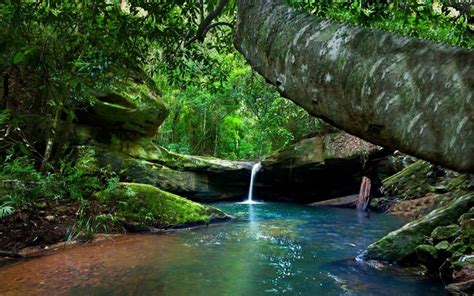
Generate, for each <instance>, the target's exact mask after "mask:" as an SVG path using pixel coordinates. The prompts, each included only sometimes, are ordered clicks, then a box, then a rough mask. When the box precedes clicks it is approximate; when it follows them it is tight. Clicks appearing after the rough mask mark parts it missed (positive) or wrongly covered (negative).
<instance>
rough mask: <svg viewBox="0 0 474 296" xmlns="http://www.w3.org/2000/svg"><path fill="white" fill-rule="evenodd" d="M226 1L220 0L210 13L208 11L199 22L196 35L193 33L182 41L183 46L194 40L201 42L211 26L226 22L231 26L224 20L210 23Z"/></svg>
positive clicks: (219, 12)
mask: <svg viewBox="0 0 474 296" xmlns="http://www.w3.org/2000/svg"><path fill="white" fill-rule="evenodd" d="M227 1H228V0H220V2H219V4H218V5H217V7H216V9H214V10H213V11H211V13H209V14H208V15H207V16H206V18H205V19H204V20H203V21H202V22H201V24H200V25H199V28H198V30H197V32H196V35H194V36H193V37H192V38H191V39H189V40H187V41H186V42H185V43H184V47H187V46H189V45H190V44H191V43H193V42H194V41H196V40H199V41H200V42H203V41H204V38H206V34H207V32H208V31H209V30H210V29H212V28H213V27H216V26H219V25H223V24H226V25H229V26H230V27H232V25H230V24H228V23H224V22H218V23H215V24H211V23H212V21H213V20H214V19H215V18H216V17H218V16H219V15H220V14H221V13H222V10H224V7H225V6H226V5H227ZM216 24H217V25H216Z"/></svg>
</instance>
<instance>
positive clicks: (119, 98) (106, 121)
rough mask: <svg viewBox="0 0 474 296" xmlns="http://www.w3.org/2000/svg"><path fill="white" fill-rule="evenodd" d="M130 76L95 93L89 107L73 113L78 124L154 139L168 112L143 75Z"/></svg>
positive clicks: (117, 80)
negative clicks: (91, 105) (93, 100)
mask: <svg viewBox="0 0 474 296" xmlns="http://www.w3.org/2000/svg"><path fill="white" fill-rule="evenodd" d="M130 75H131V74H129V75H127V76H126V77H124V78H120V79H119V78H117V79H116V81H115V82H114V83H113V84H112V85H111V86H109V88H108V89H106V90H103V91H101V92H97V94H96V99H95V102H94V105H93V107H92V108H88V109H87V110H86V111H84V112H78V113H77V117H78V120H79V122H81V123H85V124H87V125H90V126H95V127H103V128H105V129H107V130H110V131H116V132H118V133H121V132H122V133H123V132H132V133H138V134H140V135H147V136H154V135H155V134H156V132H157V131H158V127H159V126H160V125H161V123H162V122H163V121H164V120H165V119H166V117H167V116H168V109H167V108H166V105H165V103H164V102H163V99H162V98H160V97H159V96H158V92H157V90H156V89H155V87H154V85H153V83H152V82H149V81H147V79H146V77H145V75H144V74H137V73H135V74H134V75H133V76H130Z"/></svg>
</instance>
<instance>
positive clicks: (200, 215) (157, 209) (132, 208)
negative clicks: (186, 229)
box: [95, 183, 227, 227]
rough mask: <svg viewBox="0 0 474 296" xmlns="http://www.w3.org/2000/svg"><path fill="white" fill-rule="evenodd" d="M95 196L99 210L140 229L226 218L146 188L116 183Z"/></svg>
mask: <svg viewBox="0 0 474 296" xmlns="http://www.w3.org/2000/svg"><path fill="white" fill-rule="evenodd" d="M95 196H96V198H97V200H98V201H99V203H100V204H101V205H102V206H105V207H107V208H109V209H110V210H111V211H112V212H113V214H114V215H115V216H117V217H118V218H119V219H120V220H122V221H124V222H126V223H132V224H138V225H141V226H153V227H172V226H177V225H183V224H203V223H209V222H210V220H212V219H214V218H226V217H227V216H226V215H225V214H224V213H223V212H221V211H219V210H217V209H215V208H212V207H208V206H204V205H201V204H198V203H195V202H192V201H190V200H187V199H185V198H182V197H180V196H178V195H175V194H172V193H169V192H166V191H163V190H160V189H158V188H156V187H154V186H151V185H146V184H138V183H120V185H119V187H118V188H116V189H115V190H104V191H101V192H98V193H96V194H95Z"/></svg>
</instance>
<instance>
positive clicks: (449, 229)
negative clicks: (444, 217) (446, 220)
mask: <svg viewBox="0 0 474 296" xmlns="http://www.w3.org/2000/svg"><path fill="white" fill-rule="evenodd" d="M458 231H459V226H458V225H456V224H451V225H447V226H438V227H436V228H435V229H434V230H433V232H431V238H432V239H433V241H434V242H439V241H442V240H445V239H449V238H452V237H454V236H455V235H456V234H457V232H458Z"/></svg>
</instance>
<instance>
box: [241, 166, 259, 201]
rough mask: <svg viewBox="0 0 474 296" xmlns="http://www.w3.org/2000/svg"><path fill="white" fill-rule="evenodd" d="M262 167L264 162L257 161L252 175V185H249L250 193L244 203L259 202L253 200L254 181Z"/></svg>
mask: <svg viewBox="0 0 474 296" xmlns="http://www.w3.org/2000/svg"><path fill="white" fill-rule="evenodd" d="M261 168H262V164H261V163H260V162H257V163H256V164H254V165H253V167H252V175H251V176H250V186H249V195H248V197H247V200H246V201H244V202H243V203H245V204H253V203H258V202H255V201H253V182H254V180H255V176H256V175H257V172H258V171H259V170H260V169H261Z"/></svg>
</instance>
